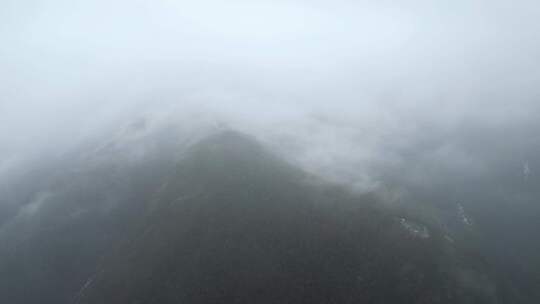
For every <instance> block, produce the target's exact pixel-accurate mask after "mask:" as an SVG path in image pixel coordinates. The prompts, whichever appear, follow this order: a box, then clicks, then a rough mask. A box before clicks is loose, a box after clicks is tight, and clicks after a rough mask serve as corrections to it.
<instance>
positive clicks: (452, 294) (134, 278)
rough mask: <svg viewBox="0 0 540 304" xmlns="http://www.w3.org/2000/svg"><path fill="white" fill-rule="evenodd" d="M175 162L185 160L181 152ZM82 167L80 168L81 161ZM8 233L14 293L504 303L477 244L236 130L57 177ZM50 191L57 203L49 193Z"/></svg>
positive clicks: (61, 298) (6, 285)
mask: <svg viewBox="0 0 540 304" xmlns="http://www.w3.org/2000/svg"><path fill="white" fill-rule="evenodd" d="M173 160H174V161H173ZM73 163H74V165H73V166H77V165H76V164H75V163H76V161H74V162H73ZM49 178H50V180H51V182H50V184H48V185H47V186H48V187H49V189H50V191H49V192H47V193H42V194H41V196H38V197H37V198H36V199H35V201H33V202H32V203H30V204H29V205H27V206H25V207H24V208H23V209H22V211H19V213H18V214H17V215H16V216H15V217H14V219H12V220H11V221H6V222H5V223H4V224H3V226H2V230H1V232H0V242H1V243H0V303H13V304H18V303H25V304H26V303H51V304H52V303H55V304H58V303H60V304H61V303H88V304H90V303H96V304H97V303H246V304H247V303H250V304H251V303H295V304H296V303H500V302H502V295H504V292H503V291H504V286H502V285H500V284H499V280H498V278H497V275H495V274H493V273H491V272H490V265H488V264H487V263H486V262H485V261H484V258H482V256H481V255H480V254H478V252H476V251H475V249H474V246H466V244H465V243H464V244H461V242H460V240H456V241H450V240H448V238H447V237H446V235H445V232H443V231H442V230H441V229H438V228H437V227H436V226H433V225H429V224H426V223H422V221H421V220H420V219H416V220H415V219H414V218H413V216H412V215H410V214H409V215H407V216H406V217H407V218H408V221H409V223H410V225H412V227H426V226H427V229H429V237H419V236H418V235H415V234H414V233H411V231H409V230H407V229H405V226H404V225H403V222H402V217H403V216H404V215H402V214H400V213H399V212H397V211H395V210H394V211H390V210H386V209H384V208H382V207H381V204H378V200H377V198H376V196H375V195H370V194H366V195H361V196H360V195H353V194H351V193H349V192H348V191H347V190H346V189H343V188H341V187H339V186H336V185H329V184H325V183H323V182H321V181H319V180H318V179H317V178H314V177H312V176H309V175H308V174H306V173H304V172H302V171H301V170H299V169H296V168H294V167H293V166H291V165H289V164H288V163H286V162H284V161H282V160H280V159H278V158H276V157H274V156H273V155H272V154H270V153H268V152H267V151H266V150H265V149H264V148H263V147H262V146H261V145H259V144H258V143H257V142H255V141H254V140H253V139H251V138H249V137H247V136H245V135H242V134H238V133H234V132H223V133H220V134H217V135H213V136H211V137H209V138H207V139H204V140H202V141H200V142H199V143H197V144H195V145H191V146H190V147H189V148H187V149H186V150H185V151H184V152H183V153H182V157H181V158H180V159H177V158H176V156H171V155H169V154H166V153H165V154H163V155H157V156H156V157H151V158H148V159H146V160H145V161H144V162H141V163H137V164H135V165H133V164H131V165H130V164H125V163H115V162H114V161H113V162H105V163H104V164H98V165H85V166H84V169H80V170H70V171H67V172H62V173H59V174H57V175H56V176H50V177H49ZM42 201H45V202H46V204H45V203H42Z"/></svg>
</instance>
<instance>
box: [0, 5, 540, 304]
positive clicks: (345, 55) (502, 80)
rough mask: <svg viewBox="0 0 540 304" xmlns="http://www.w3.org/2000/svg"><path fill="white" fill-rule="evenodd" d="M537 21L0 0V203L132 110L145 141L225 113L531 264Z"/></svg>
mask: <svg viewBox="0 0 540 304" xmlns="http://www.w3.org/2000/svg"><path fill="white" fill-rule="evenodd" d="M539 20H540V3H538V1H533V0H518V1H513V2H512V3H510V2H508V1H500V0H491V1H485V0H478V1H466V0H457V1H450V2H449V1H421V0H410V1H407V0H406V1H394V0H384V1H349V0H337V1H323V0H312V1H307V0H297V1H285V0H275V1H266V0H265V1H242V0H230V1H218V0H200V1H192V2H188V1H172V0H154V1H143V0H135V1H126V0H119V1H104V0H94V1H67V0H66V1H63V0H56V1H53V0H49V1H46V0H3V1H1V2H0V123H1V127H0V205H1V204H7V203H6V202H7V201H8V202H9V203H10V204H12V203H13V202H12V199H11V198H9V199H6V197H8V195H5V193H8V192H9V191H8V190H10V187H11V186H10V185H12V184H15V183H16V182H17V181H18V180H19V179H20V178H22V177H24V176H26V175H25V172H31V170H32V168H35V167H37V166H43V165H44V164H47V165H52V166H54V164H55V162H61V161H62V160H63V159H64V158H66V157H67V156H68V155H71V154H70V153H77V151H81V150H88V151H95V150H96V149H99V147H102V146H103V143H107V142H109V141H111V140H116V139H119V138H121V137H122V136H124V135H123V134H124V133H122V130H124V129H125V127H126V126H129V125H131V124H133V122H135V123H137V122H141V121H142V124H143V125H144V126H145V128H147V133H146V135H145V136H146V137H145V138H144V139H143V141H144V140H148V141H151V140H152V139H151V137H152V136H154V135H156V134H163V133H167V132H168V130H171V132H173V133H174V132H176V133H174V135H172V136H178V138H182V137H181V136H184V135H186V134H199V133H204V132H205V130H214V129H233V130H238V131H241V132H243V133H247V134H250V135H253V136H254V137H256V138H257V139H258V140H260V141H261V142H262V143H264V145H266V146H267V147H269V148H271V149H272V150H273V151H274V152H275V153H277V154H279V155H281V156H283V157H284V158H285V159H287V160H288V161H290V162H291V163H294V164H297V165H299V166H300V167H301V168H303V169H305V170H306V171H308V172H310V173H313V174H315V175H316V176H319V177H322V178H323V179H326V180H328V181H331V182H337V183H339V184H344V185H346V186H347V187H348V189H352V190H353V191H355V192H359V193H366V192H376V193H378V195H379V196H380V197H382V198H383V201H384V202H385V203H387V204H388V205H391V206H398V207H399V208H402V206H406V207H403V208H414V209H415V210H416V212H419V213H425V214H427V215H424V216H425V217H426V218H427V219H425V220H426V221H427V222H429V221H435V222H437V225H439V226H441V227H446V226H451V225H452V224H451V223H449V222H450V221H449V220H448V218H449V217H448V216H446V215H448V214H449V213H452V212H454V213H455V212H456V210H458V211H459V213H458V215H462V216H469V217H470V218H471V221H470V223H474V225H475V229H477V230H478V231H479V232H478V233H479V234H482V235H483V239H484V240H485V241H482V242H485V243H482V244H481V245H480V246H481V247H482V248H483V249H482V250H484V252H491V251H494V252H496V254H494V255H493V256H494V257H493V258H492V259H493V260H497V261H505V262H504V263H507V264H504V263H501V264H500V265H502V266H500V265H499V266H500V267H501V268H504V267H514V269H515V273H514V274H510V275H509V276H510V277H512V275H515V276H516V277H519V278H523V277H525V275H522V273H521V272H520V271H522V270H524V269H528V271H531V270H530V269H532V272H533V274H534V271H535V269H540V259H539V257H540V247H539V246H538V245H531V243H530V240H529V239H528V236H530V233H531V231H538V229H540V206H539V205H538V203H539V198H540V192H539V190H538V189H537V186H536V185H538V183H539V182H540V176H539V174H538V173H539V172H540V133H539V131H540V86H539V84H540V21H539ZM171 126H173V127H174V128H169V127H171ZM172 130H174V131H172ZM201 130H202V131H201ZM160 136H161V135H160ZM131 140H132V139H130V138H127V139H125V141H126V142H131ZM135 141H136V140H133V142H135ZM133 147H134V148H133V149H126V151H128V150H129V153H124V152H122V153H124V154H122V153H121V154H120V156H121V157H124V158H126V159H128V160H129V159H130V158H133V159H137V158H138V157H139V156H140V155H141V154H144V149H138V148H136V145H134V146H133ZM88 151H87V152H88ZM2 196H3V198H2ZM49 197H50V195H49V193H48V192H47V191H45V192H38V193H37V194H36V195H35V196H34V197H33V199H30V200H29V201H24V202H18V203H21V204H24V206H21V207H20V208H19V210H20V212H19V214H26V215H28V217H29V218H31V217H30V215H32V214H35V213H37V212H39V211H40V208H41V207H40V206H42V205H43V204H46V202H47V200H48V198H49ZM409 206H413V207H409ZM418 206H420V207H418ZM456 206H457V207H456ZM2 208H3V206H0V210H3V209H2ZM456 208H457V209H456ZM5 209H6V210H7V208H5ZM433 210H436V211H433ZM10 212H13V214H16V212H14V211H10ZM465 212H466V213H467V215H464V213H465ZM0 213H1V212H0ZM462 213H463V214H462ZM433 214H437V216H434V215H433ZM441 215H442V216H441ZM4 217H7V216H5V215H2V214H0V219H4ZM466 222H467V223H469V219H468V218H467V221H466ZM471 225H472V224H471ZM1 227H2V226H1V221H0V228H1ZM450 230H452V229H451V228H450ZM0 231H1V229H0ZM505 245H507V246H505ZM513 263H514V264H513ZM508 265H511V266H508ZM499 266H497V267H499ZM524 280H525V279H524ZM528 282H537V281H532V280H530V281H528ZM531 299H532V296H531Z"/></svg>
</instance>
